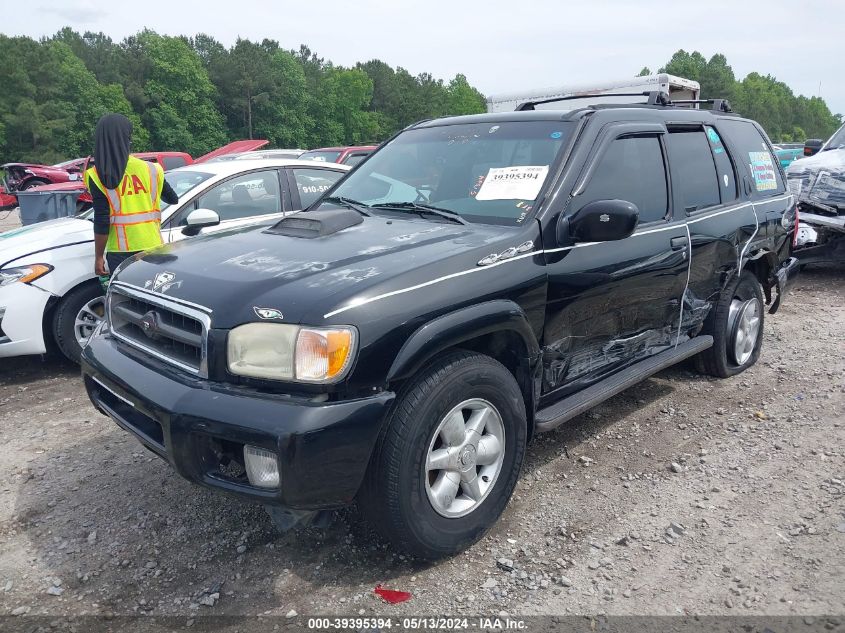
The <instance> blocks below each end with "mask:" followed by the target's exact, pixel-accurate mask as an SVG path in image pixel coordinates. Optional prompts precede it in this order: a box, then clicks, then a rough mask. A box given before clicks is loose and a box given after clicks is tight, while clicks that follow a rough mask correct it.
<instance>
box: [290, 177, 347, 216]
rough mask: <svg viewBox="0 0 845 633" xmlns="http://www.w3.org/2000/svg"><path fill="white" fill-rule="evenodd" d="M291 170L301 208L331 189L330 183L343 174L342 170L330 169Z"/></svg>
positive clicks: (308, 205) (309, 204)
mask: <svg viewBox="0 0 845 633" xmlns="http://www.w3.org/2000/svg"><path fill="white" fill-rule="evenodd" d="M292 171H293V178H294V180H296V190H297V191H298V192H299V200H300V202H301V203H302V208H303V209H305V208H307V207H310V206H311V203H313V202H314V201H315V200H316V199H317V198H319V197H320V196H322V195H323V193H325V192H326V191H328V190H329V189H331V187H332V185H333V184H334V183H336V182H337V181H338V180H340V177H341V176H343V172H340V171H332V170H331V169H294V170H292Z"/></svg>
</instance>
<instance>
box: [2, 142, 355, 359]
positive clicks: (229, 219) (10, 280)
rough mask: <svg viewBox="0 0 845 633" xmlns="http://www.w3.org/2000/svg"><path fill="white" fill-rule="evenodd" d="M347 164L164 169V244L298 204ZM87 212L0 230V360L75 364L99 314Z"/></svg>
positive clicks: (275, 215)
mask: <svg viewBox="0 0 845 633" xmlns="http://www.w3.org/2000/svg"><path fill="white" fill-rule="evenodd" d="M348 170H349V167H347V166H345V165H337V164H334V163H325V164H322V163H321V164H315V163H314V162H312V161H299V160H290V159H261V160H238V161H228V162H220V163H204V164H197V165H189V166H187V167H183V168H180V169H175V170H172V171H168V172H167V181H168V182H169V183H170V185H171V186H172V187H173V189H174V190H175V191H176V193H177V194H178V195H179V203H178V204H175V205H167V204H162V207H161V214H162V224H161V230H162V236H163V238H164V241H165V243H168V242H174V241H177V240H181V239H184V238H185V237H190V236H194V235H197V234H199V233H200V232H208V231H217V230H223V229H228V228H235V227H237V226H241V225H244V224H251V223H254V222H262V221H271V222H272V221H278V219H279V218H280V217H282V216H283V215H285V214H287V213H291V212H294V211H297V210H299V209H302V208H304V207H307V206H308V205H310V204H311V203H312V202H313V201H314V200H316V199H317V198H318V197H319V196H320V195H321V194H322V193H323V192H324V191H326V190H327V189H328V188H329V187H331V186H332V185H333V184H334V183H335V182H336V181H337V180H339V179H340V178H341V176H343V174H344V173H345V172H347V171H348ZM92 219H93V211H87V212H85V213H83V214H81V215H77V216H76V217H73V218H62V219H59V220H52V221H49V222H41V223H38V224H33V225H30V226H24V227H21V228H18V229H13V230H11V231H7V232H5V233H0V358H6V357H10V356H19V355H24V354H43V353H45V352H47V351H48V350H51V349H53V348H58V350H60V351H61V352H62V353H63V354H64V355H65V356H67V357H68V358H69V359H70V360H72V361H75V362H77V361H78V360H79V354H80V352H81V349H82V346H83V345H84V344H85V342H86V341H87V339H88V337H89V336H90V335H91V332H92V331H93V330H94V328H95V327H96V325H97V324H98V323H99V321H100V319H101V316H102V315H103V307H104V306H103V288H102V287H101V285H100V282H99V280H98V279H97V277H96V276H95V275H94V246H93V241H94V228H93V222H92Z"/></svg>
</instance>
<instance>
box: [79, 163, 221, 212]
mask: <svg viewBox="0 0 845 633" xmlns="http://www.w3.org/2000/svg"><path fill="white" fill-rule="evenodd" d="M212 175H213V174H209V173H206V172H204V171H193V170H188V169H185V170H182V169H179V170H175V171H169V172H167V174H166V175H165V177H164V179H165V181H166V182H167V184H169V185H170V186H171V187H172V188H173V191H175V192H176V195H177V196H179V202H182V201H183V200H184V199H185V198H186V197H188V196H190V195H192V190H193V188H194V187H196V186H197V185H200V184H202V183H204V182H205V181H206V180H208V179H209V178H211V176H212ZM168 207H170V205H169V204H167V203H166V202H164V201H162V203H161V211H162V212H164V211H165V209H167V208H168ZM76 217H78V218H81V219H83V220H90V219H92V218H93V217H94V209H93V208H90V209H88V210H87V211H83V212H82V213H80V214H79V215H78V216H76Z"/></svg>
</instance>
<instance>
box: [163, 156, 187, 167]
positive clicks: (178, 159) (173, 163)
mask: <svg viewBox="0 0 845 633" xmlns="http://www.w3.org/2000/svg"><path fill="white" fill-rule="evenodd" d="M187 164H188V161H186V160H185V159H184V158H183V157H182V156H165V157H164V159H163V161H162V166H163V167H164V171H167V170H168V169H176V168H177V167H184V166H185V165H187Z"/></svg>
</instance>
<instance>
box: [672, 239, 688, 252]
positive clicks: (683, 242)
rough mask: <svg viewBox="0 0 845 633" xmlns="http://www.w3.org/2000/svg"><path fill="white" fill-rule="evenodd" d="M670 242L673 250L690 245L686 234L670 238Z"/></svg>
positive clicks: (682, 248)
mask: <svg viewBox="0 0 845 633" xmlns="http://www.w3.org/2000/svg"><path fill="white" fill-rule="evenodd" d="M669 244H670V246H671V247H672V250H673V251H680V250H684V249H686V247H687V246H689V238H688V237H687V236H686V235H683V236H681V237H673V238H672V239H671V240H669Z"/></svg>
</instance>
